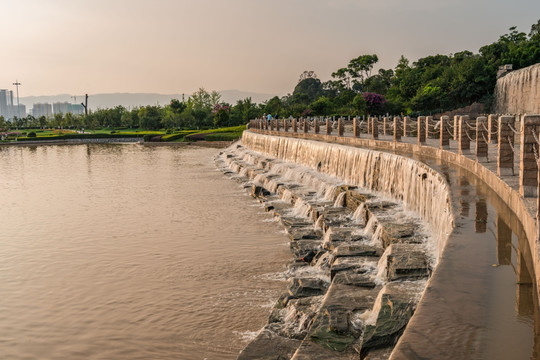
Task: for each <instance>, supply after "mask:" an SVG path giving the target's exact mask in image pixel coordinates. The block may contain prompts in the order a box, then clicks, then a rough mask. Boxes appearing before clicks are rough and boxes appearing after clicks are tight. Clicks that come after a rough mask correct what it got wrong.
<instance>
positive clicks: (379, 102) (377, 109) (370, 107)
mask: <svg viewBox="0 0 540 360" xmlns="http://www.w3.org/2000/svg"><path fill="white" fill-rule="evenodd" d="M362 97H363V98H364V100H365V101H366V110H367V112H368V114H379V115H380V114H382V113H383V112H384V105H385V104H386V99H385V98H384V96H382V95H381V94H376V93H369V92H365V93H363V94H362Z"/></svg>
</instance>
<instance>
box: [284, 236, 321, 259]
mask: <svg viewBox="0 0 540 360" xmlns="http://www.w3.org/2000/svg"><path fill="white" fill-rule="evenodd" d="M321 247H322V240H298V241H291V243H290V248H291V251H292V253H293V256H294V257H295V258H299V259H301V260H302V261H305V262H308V263H309V262H311V260H313V258H314V257H315V255H316V254H317V252H319V250H320V249H321Z"/></svg>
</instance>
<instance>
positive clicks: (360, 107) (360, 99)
mask: <svg viewBox="0 0 540 360" xmlns="http://www.w3.org/2000/svg"><path fill="white" fill-rule="evenodd" d="M352 106H353V109H354V110H355V111H356V112H357V113H358V114H365V112H366V109H367V103H366V100H365V99H364V96H362V94H358V95H356V96H355V97H354V99H353V101H352Z"/></svg>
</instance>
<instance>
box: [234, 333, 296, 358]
mask: <svg viewBox="0 0 540 360" xmlns="http://www.w3.org/2000/svg"><path fill="white" fill-rule="evenodd" d="M300 344H301V341H300V340H296V339H289V338H286V337H283V336H279V335H278V334H276V333H275V332H273V331H272V330H271V326H269V325H267V326H266V327H265V328H264V329H263V330H261V332H260V333H259V335H257V337H256V338H255V339H254V340H253V341H251V342H250V343H249V344H248V346H246V347H245V348H244V350H242V352H241V353H240V355H238V360H255V359H257V360H283V359H290V358H291V357H292V356H293V355H294V353H295V352H296V350H297V349H298V347H299V346H300Z"/></svg>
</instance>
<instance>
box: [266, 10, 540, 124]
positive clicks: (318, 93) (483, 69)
mask: <svg viewBox="0 0 540 360" xmlns="http://www.w3.org/2000/svg"><path fill="white" fill-rule="evenodd" d="M378 60H379V59H378V56H377V55H375V54H373V55H362V56H359V57H357V58H354V59H352V60H350V61H349V64H348V65H347V66H346V67H343V68H340V69H338V70H336V71H335V72H333V73H332V75H331V79H330V80H328V81H326V82H321V81H320V80H319V79H318V78H317V75H316V74H315V73H314V72H313V71H305V72H304V73H303V74H302V75H301V76H300V79H299V82H298V84H297V85H296V87H295V88H294V91H293V93H292V94H288V95H287V96H284V97H281V98H279V97H274V98H272V99H270V100H269V101H268V102H267V103H266V106H265V108H264V111H265V112H266V113H271V114H278V115H279V116H281V117H283V116H289V115H292V116H294V117H298V116H321V115H323V116H324V115H356V114H368V113H369V114H374V115H377V114H385V113H391V114H399V113H405V114H413V113H415V114H426V113H437V112H442V111H447V110H452V109H456V108H460V107H463V106H467V105H470V104H471V103H473V102H481V103H483V104H484V105H485V106H486V109H489V108H490V106H491V103H492V101H493V91H494V89H495V83H496V81H497V71H498V69H499V66H502V65H505V64H512V65H513V69H514V70H517V69H521V68H524V67H527V66H530V65H533V64H536V63H539V62H540V20H539V21H538V22H537V23H536V24H534V25H533V26H532V27H531V31H530V32H529V34H525V33H523V32H519V31H518V30H517V29H516V27H511V28H510V29H509V33H508V34H505V35H502V36H501V37H499V39H498V40H497V41H495V42H494V43H492V44H489V45H485V46H483V47H481V48H480V50H479V53H478V54H474V53H472V52H470V51H461V52H458V53H455V54H451V55H431V56H427V57H424V58H421V59H418V60H417V61H415V62H413V63H412V64H410V62H409V60H408V59H406V58H405V57H404V56H402V57H401V59H400V60H399V62H398V64H397V66H396V67H395V68H394V69H380V70H379V71H378V72H377V73H375V74H372V69H373V66H374V65H375V64H376V63H377V62H378Z"/></svg>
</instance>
